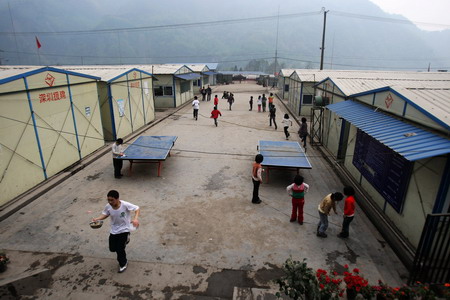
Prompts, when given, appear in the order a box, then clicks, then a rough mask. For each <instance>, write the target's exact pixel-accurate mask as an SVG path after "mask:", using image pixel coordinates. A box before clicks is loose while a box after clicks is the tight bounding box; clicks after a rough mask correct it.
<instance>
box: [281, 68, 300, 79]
mask: <svg viewBox="0 0 450 300" xmlns="http://www.w3.org/2000/svg"><path fill="white" fill-rule="evenodd" d="M295 70H296V69H281V71H280V73H279V75H280V76H283V77H289V76H291V75H292V73H294V71H295Z"/></svg>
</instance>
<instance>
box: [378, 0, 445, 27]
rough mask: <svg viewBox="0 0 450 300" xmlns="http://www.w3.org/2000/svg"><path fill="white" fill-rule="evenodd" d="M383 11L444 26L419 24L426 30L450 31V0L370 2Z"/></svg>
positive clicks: (384, 0) (381, 0)
mask: <svg viewBox="0 0 450 300" xmlns="http://www.w3.org/2000/svg"><path fill="white" fill-rule="evenodd" d="M370 1H372V2H373V3H375V4H376V5H378V6H379V7H380V8H381V9H382V10H383V11H385V12H387V13H390V14H399V15H402V16H404V17H405V18H407V19H409V20H411V21H414V22H424V23H433V24H444V25H448V26H446V27H442V26H426V25H424V24H417V26H418V27H419V28H421V29H424V30H442V29H450V0H370Z"/></svg>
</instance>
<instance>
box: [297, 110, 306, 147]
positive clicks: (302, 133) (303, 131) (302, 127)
mask: <svg viewBox="0 0 450 300" xmlns="http://www.w3.org/2000/svg"><path fill="white" fill-rule="evenodd" d="M298 135H299V137H300V141H301V142H303V148H305V151H306V137H307V136H308V124H306V118H302V124H301V125H300V129H299V130H298Z"/></svg>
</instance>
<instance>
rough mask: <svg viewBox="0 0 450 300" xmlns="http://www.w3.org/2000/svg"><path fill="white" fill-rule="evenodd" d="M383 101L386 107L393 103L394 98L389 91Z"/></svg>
mask: <svg viewBox="0 0 450 300" xmlns="http://www.w3.org/2000/svg"><path fill="white" fill-rule="evenodd" d="M384 103H385V104H386V108H390V107H391V105H392V103H394V98H393V97H392V95H391V93H389V94H388V95H387V97H386V99H384Z"/></svg>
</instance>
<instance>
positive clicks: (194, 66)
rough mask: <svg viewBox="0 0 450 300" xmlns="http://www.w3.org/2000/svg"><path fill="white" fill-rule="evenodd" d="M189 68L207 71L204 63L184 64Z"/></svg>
mask: <svg viewBox="0 0 450 300" xmlns="http://www.w3.org/2000/svg"><path fill="white" fill-rule="evenodd" d="M186 66H187V67H188V68H189V69H191V70H192V71H194V72H206V71H209V69H208V67H207V66H206V65H199V64H195V65H186Z"/></svg>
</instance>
